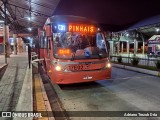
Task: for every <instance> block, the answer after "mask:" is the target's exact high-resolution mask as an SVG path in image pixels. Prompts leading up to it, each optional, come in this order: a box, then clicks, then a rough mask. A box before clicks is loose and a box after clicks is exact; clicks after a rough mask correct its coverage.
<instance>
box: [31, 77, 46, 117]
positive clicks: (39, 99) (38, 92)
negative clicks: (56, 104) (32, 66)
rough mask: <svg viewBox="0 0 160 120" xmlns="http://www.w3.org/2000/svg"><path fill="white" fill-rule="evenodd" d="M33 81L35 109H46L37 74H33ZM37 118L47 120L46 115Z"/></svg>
mask: <svg viewBox="0 0 160 120" xmlns="http://www.w3.org/2000/svg"><path fill="white" fill-rule="evenodd" d="M34 81H35V95H36V106H37V111H46V106H45V102H44V98H43V93H42V88H41V83H40V78H39V76H38V74H37V75H34ZM38 120H48V117H41V118H38Z"/></svg>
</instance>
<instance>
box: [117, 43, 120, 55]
mask: <svg viewBox="0 0 160 120" xmlns="http://www.w3.org/2000/svg"><path fill="white" fill-rule="evenodd" d="M119 49H120V42H119V41H118V43H117V54H118V55H119Z"/></svg>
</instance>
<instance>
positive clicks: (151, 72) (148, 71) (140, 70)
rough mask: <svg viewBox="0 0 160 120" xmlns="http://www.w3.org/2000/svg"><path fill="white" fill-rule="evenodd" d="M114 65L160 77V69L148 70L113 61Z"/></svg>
mask: <svg viewBox="0 0 160 120" xmlns="http://www.w3.org/2000/svg"><path fill="white" fill-rule="evenodd" d="M112 66H113V67H118V68H122V69H127V70H132V71H136V72H140V73H145V74H149V75H154V76H158V77H160V72H158V71H153V70H146V69H143V68H137V67H131V66H126V65H120V64H114V63H112Z"/></svg>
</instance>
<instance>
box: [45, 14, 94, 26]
mask: <svg viewBox="0 0 160 120" xmlns="http://www.w3.org/2000/svg"><path fill="white" fill-rule="evenodd" d="M51 23H84V24H95V25H96V24H97V22H96V21H93V20H89V19H87V18H85V17H80V16H73V15H54V16H52V17H50V18H48V19H47V21H46V23H45V24H51Z"/></svg>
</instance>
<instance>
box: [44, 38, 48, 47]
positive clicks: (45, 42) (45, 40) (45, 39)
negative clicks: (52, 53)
mask: <svg viewBox="0 0 160 120" xmlns="http://www.w3.org/2000/svg"><path fill="white" fill-rule="evenodd" d="M44 48H45V49H47V38H46V37H45V38H44Z"/></svg>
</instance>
